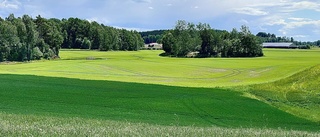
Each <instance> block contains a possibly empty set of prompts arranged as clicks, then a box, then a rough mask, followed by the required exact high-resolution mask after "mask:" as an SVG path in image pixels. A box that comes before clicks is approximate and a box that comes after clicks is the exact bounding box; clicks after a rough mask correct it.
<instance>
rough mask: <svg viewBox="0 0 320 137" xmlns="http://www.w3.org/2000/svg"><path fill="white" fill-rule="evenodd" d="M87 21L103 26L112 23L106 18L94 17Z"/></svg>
mask: <svg viewBox="0 0 320 137" xmlns="http://www.w3.org/2000/svg"><path fill="white" fill-rule="evenodd" d="M87 20H88V21H89V22H94V21H95V22H98V23H102V24H105V25H107V24H109V23H110V21H109V20H108V19H106V18H98V17H92V18H89V19H87Z"/></svg>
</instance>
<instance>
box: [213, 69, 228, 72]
mask: <svg viewBox="0 0 320 137" xmlns="http://www.w3.org/2000/svg"><path fill="white" fill-rule="evenodd" d="M226 71H228V70H226V69H210V70H209V72H226Z"/></svg>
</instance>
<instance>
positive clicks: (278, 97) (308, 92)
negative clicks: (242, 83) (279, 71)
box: [248, 65, 320, 122]
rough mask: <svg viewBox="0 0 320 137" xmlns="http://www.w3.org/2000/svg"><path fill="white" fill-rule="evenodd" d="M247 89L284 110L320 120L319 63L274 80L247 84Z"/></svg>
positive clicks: (255, 95)
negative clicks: (265, 82)
mask: <svg viewBox="0 0 320 137" xmlns="http://www.w3.org/2000/svg"><path fill="white" fill-rule="evenodd" d="M248 91H249V93H251V95H253V96H254V97H256V98H258V99H260V100H262V101H264V102H267V103H269V104H271V105H273V106H276V107H278V108H280V109H282V110H284V111H287V112H289V113H292V114H294V115H297V116H300V117H303V118H307V119H309V120H312V121H317V122H319V121H320V65H317V66H314V67H312V68H309V69H306V70H304V71H302V72H299V73H297V74H294V75H292V76H290V77H288V78H285V79H282V80H279V81H276V82H272V83H267V84H257V85H252V86H249V89H248Z"/></svg>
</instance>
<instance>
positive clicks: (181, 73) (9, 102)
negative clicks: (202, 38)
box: [0, 49, 320, 136]
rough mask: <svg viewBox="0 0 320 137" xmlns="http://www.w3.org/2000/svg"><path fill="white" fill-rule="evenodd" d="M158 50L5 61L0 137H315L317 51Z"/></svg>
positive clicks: (0, 81)
mask: <svg viewBox="0 0 320 137" xmlns="http://www.w3.org/2000/svg"><path fill="white" fill-rule="evenodd" d="M160 53H161V51H138V52H98V51H76V50H64V51H61V54H60V56H61V59H60V60H53V61H35V62H30V63H12V62H11V63H2V64H1V65H0V73H1V75H0V87H1V90H0V121H1V122H0V135H13V136H20V135H36V136H41V135H46V133H47V134H51V135H55V136H61V135H64V133H65V135H66V136H68V135H71V136H77V135H83V136H84V135H90V136H93V135H110V136H112V135H120V134H122V135H133V136H144V135H154V136H168V135H169V136H185V135H186V136H194V135H199V136H201V135H203V136H210V135H212V134H216V135H218V136H219V135H220V136H255V135H261V136H268V135H271V136H296V135H297V136H319V134H320V133H319V130H320V123H319V121H320V118H319V116H320V113H319V112H320V106H319V105H320V102H319V100H320V98H319V95H320V92H319V89H320V87H319V85H318V83H319V81H320V79H319V76H320V66H318V64H319V62H318V59H319V58H320V50H318V49H313V50H279V49H277V50H274V49H268V50H265V51H264V53H265V57H261V58H207V59H198V58H167V57H160V56H158V55H159V54H160ZM313 66H315V67H313ZM43 121H47V122H43ZM63 121H64V122H63ZM82 122H83V123H82ZM68 123H71V125H70V124H68ZM20 125H24V126H26V128H24V129H25V130H21V128H23V127H20ZM84 125H88V126H87V127H86V126H84ZM110 126H111V127H113V126H116V127H117V126H118V129H123V130H121V131H120V130H110V128H108V129H107V128H106V127H110ZM27 127H29V128H27ZM85 127H86V128H85ZM125 127H127V128H126V129H125ZM146 127H148V128H147V129H148V130H150V131H144V132H143V131H141V130H142V129H143V128H146ZM48 128H49V129H48ZM95 128H98V129H101V130H96V131H95V130H94V129H95ZM113 128H115V127H113ZM141 128H142V129H141ZM40 129H41V130H40ZM59 129H60V130H59ZM81 129H83V130H81ZM291 130H295V131H291ZM18 131H22V132H18ZM102 131H106V132H102ZM107 131H109V132H108V133H109V134H107ZM110 131H112V132H110ZM174 131H177V132H176V133H177V134H175V132H174ZM151 132H152V133H151ZM228 132H229V133H231V134H227V133H228ZM24 133H25V134H24ZM28 133H30V134H28ZM95 133H96V134H95ZM165 133H167V134H165Z"/></svg>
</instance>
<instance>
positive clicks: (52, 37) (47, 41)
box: [0, 14, 144, 62]
mask: <svg viewBox="0 0 320 137" xmlns="http://www.w3.org/2000/svg"><path fill="white" fill-rule="evenodd" d="M143 44H144V42H143V39H142V37H141V36H140V34H139V33H138V32H137V31H128V30H125V29H117V28H113V27H109V26H104V25H103V24H98V23H97V22H89V21H87V20H82V19H78V18H69V19H62V20H60V19H55V18H52V19H46V18H42V17H41V16H40V15H39V16H37V17H36V18H35V19H33V18H32V17H30V16H28V15H23V16H22V17H18V18H16V17H15V16H14V15H13V14H10V15H9V16H8V17H6V18H5V19H2V18H1V17H0V62H2V61H30V60H37V59H41V58H44V59H51V58H58V57H59V50H60V48H69V49H92V50H101V51H108V50H130V51H132V50H139V49H140V47H142V46H143Z"/></svg>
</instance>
